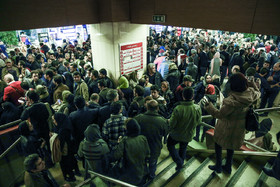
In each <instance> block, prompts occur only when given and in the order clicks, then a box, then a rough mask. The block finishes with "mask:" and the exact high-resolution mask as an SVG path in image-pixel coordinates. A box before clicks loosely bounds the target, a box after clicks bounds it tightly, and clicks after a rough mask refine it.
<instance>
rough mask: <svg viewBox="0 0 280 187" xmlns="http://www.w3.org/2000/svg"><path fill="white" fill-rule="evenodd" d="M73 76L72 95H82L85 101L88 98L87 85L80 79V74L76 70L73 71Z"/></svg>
mask: <svg viewBox="0 0 280 187" xmlns="http://www.w3.org/2000/svg"><path fill="white" fill-rule="evenodd" d="M73 78H74V81H75V83H74V95H75V96H76V97H77V96H82V97H83V98H84V99H85V101H86V102H88V100H89V93H88V86H87V84H86V83H85V82H84V81H83V80H82V78H81V74H80V73H79V72H77V71H75V72H74V73H73Z"/></svg>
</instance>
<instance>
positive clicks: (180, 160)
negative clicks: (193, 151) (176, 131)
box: [167, 136, 188, 167]
mask: <svg viewBox="0 0 280 187" xmlns="http://www.w3.org/2000/svg"><path fill="white" fill-rule="evenodd" d="M177 143H179V144H180V147H179V153H178V151H177V150H176V148H175V145H176V144H177ZM187 146H188V142H179V141H176V140H174V139H173V138H171V136H169V137H168V139H167V148H168V151H169V153H170V155H171V157H172V159H173V161H174V162H175V163H176V164H177V167H182V166H183V164H184V160H185V158H186V152H187Z"/></svg>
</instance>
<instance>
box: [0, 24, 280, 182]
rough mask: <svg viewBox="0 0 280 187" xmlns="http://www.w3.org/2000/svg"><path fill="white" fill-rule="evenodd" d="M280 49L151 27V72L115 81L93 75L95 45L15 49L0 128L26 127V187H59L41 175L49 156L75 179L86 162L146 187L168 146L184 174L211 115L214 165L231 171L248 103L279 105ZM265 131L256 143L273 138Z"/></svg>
mask: <svg viewBox="0 0 280 187" xmlns="http://www.w3.org/2000/svg"><path fill="white" fill-rule="evenodd" d="M167 28H168V27H167ZM277 42H279V41H277V40H274V39H273V38H272V39H269V38H267V36H260V37H258V38H256V40H255V41H250V40H248V39H244V38H242V37H241V35H240V34H237V33H228V32H218V33H216V34H213V33H212V32H207V31H205V30H195V29H191V30H182V31H180V32H179V31H178V30H176V29H174V30H171V31H169V30H164V31H162V32H161V33H156V32H155V31H154V30H151V34H150V36H148V37H147V50H148V62H150V63H149V64H147V71H146V72H145V73H144V74H143V76H142V77H141V78H138V77H137V75H138V74H137V72H136V71H135V72H132V73H131V74H129V75H123V76H120V77H119V78H117V79H115V78H112V77H111V78H110V77H109V76H108V72H107V70H106V69H104V68H102V69H100V70H96V69H94V62H93V60H92V56H91V43H90V40H88V41H86V42H83V43H80V42H78V40H75V41H74V42H73V43H71V42H69V41H67V40H64V41H63V44H62V46H55V45H54V44H52V45H51V46H48V44H47V43H40V47H37V48H36V47H34V46H30V45H27V46H26V47H27V50H26V51H21V50H20V49H19V48H16V49H14V50H11V51H10V52H9V54H6V55H3V54H2V55H1V57H2V58H3V59H0V66H1V71H0V72H1V81H0V90H1V92H0V93H1V105H2V110H1V121H0V125H2V124H6V123H8V122H11V121H14V120H17V119H21V120H22V122H21V123H20V124H19V128H18V130H19V132H20V135H21V137H22V139H21V140H22V142H21V143H22V148H23V152H24V155H25V156H26V160H25V162H24V165H25V167H26V178H25V182H26V185H27V186H34V185H35V183H36V185H39V184H41V185H45V184H48V185H49V186H52V185H54V182H55V181H53V180H51V178H50V177H48V176H49V175H50V174H49V173H45V172H42V171H43V170H45V163H44V161H43V160H42V159H44V160H46V165H47V167H52V166H53V164H54V163H56V162H59V163H60V167H61V171H62V173H63V176H64V179H65V180H66V181H68V182H73V181H75V180H76V179H75V175H81V173H80V169H79V167H78V164H77V160H82V161H83V163H84V164H85V163H88V164H89V166H90V169H92V170H94V171H96V172H99V173H103V174H106V175H109V176H112V177H115V178H118V179H120V180H123V181H126V182H128V183H131V184H135V185H141V184H144V183H145V182H146V180H149V179H153V178H154V177H155V171H156V167H157V160H158V157H159V155H160V152H161V149H162V147H163V143H167V148H168V150H169V152H170V155H171V157H172V159H173V160H174V162H175V163H176V165H177V166H176V170H177V171H179V170H181V169H182V168H183V165H184V160H185V158H186V149H187V145H188V143H189V142H190V141H192V140H193V138H194V139H195V140H196V141H199V140H200V127H201V126H200V124H201V116H202V115H207V114H211V115H212V116H213V117H214V119H211V120H209V121H206V122H207V123H209V124H210V125H212V126H215V125H216V130H215V135H214V140H215V150H216V159H217V162H216V165H213V166H209V168H210V169H212V170H215V171H216V172H217V173H220V172H221V171H224V172H226V173H231V166H232V158H233V154H234V150H238V149H239V148H240V146H241V145H242V143H243V141H244V137H245V132H246V130H245V116H246V112H247V111H248V108H249V106H250V105H254V106H255V107H258V108H264V107H266V106H267V107H268V108H269V107H272V106H273V103H274V104H275V105H279V101H278V100H277V99H276V97H277V95H278V93H279V86H280V85H279V82H280V61H279V48H280V46H279V45H280V44H278V47H279V48H278V47H277V45H276V44H275V43H277ZM0 52H1V51H0ZM25 52H26V53H25ZM226 77H229V78H228V81H226V79H225V78H226ZM115 80H117V81H115ZM258 101H260V104H259V106H258V104H256V103H257V102H258ZM240 109H242V110H240ZM267 115H268V113H264V114H263V116H267ZM215 118H217V119H218V120H217V124H216V123H215V121H216V120H215ZM263 124H267V123H263ZM270 126H271V125H270ZM261 129H264V131H265V130H266V131H265V133H264V132H263V131H261ZM261 129H260V130H259V131H258V132H256V134H258V137H257V138H259V137H260V136H261V137H262V136H265V135H266V134H267V131H268V130H267V129H266V128H261ZM206 130H207V128H205V127H203V133H202V136H201V141H204V138H205V133H206ZM225 134H227V135H228V136H225ZM268 138H270V140H271V136H270V137H268ZM270 142H271V141H270ZM271 143H272V142H271ZM176 144H179V145H180V146H179V150H177V149H176V148H175V145H176ZM262 145H265V144H262ZM266 146H267V147H271V146H270V145H267V144H266ZM222 147H223V148H225V149H227V162H226V165H225V166H222V164H221V150H222ZM120 163H122V164H120ZM120 165H122V167H120ZM36 185H35V186H36Z"/></svg>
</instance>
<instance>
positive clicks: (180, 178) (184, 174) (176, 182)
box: [162, 159, 201, 187]
mask: <svg viewBox="0 0 280 187" xmlns="http://www.w3.org/2000/svg"><path fill="white" fill-rule="evenodd" d="M200 164H201V162H200V161H199V160H198V159H194V160H193V161H192V163H191V164H190V165H189V166H188V167H186V168H183V169H182V170H181V172H180V173H179V174H178V175H177V176H176V177H175V178H174V179H173V180H172V181H170V182H169V183H168V184H167V185H166V186H167V187H168V186H170V187H174V186H180V185H181V184H182V183H184V181H185V180H186V179H187V178H188V177H189V176H190V175H191V174H192V173H193V172H194V171H195V170H196V169H197V168H198V167H199V166H200ZM165 181H166V180H165ZM162 184H163V183H162Z"/></svg>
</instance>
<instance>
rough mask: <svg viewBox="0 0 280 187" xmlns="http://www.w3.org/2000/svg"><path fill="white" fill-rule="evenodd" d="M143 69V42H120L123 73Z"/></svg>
mask: <svg viewBox="0 0 280 187" xmlns="http://www.w3.org/2000/svg"><path fill="white" fill-rule="evenodd" d="M140 69H143V42H135V43H128V44H120V70H121V75H123V74H129V73H131V72H133V71H136V70H140Z"/></svg>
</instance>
